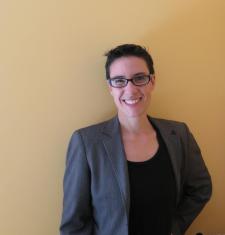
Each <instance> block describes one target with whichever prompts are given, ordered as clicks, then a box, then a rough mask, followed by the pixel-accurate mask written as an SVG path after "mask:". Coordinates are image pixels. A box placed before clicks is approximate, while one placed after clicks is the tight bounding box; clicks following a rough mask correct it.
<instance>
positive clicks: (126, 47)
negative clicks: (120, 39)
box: [105, 44, 155, 79]
mask: <svg viewBox="0 0 225 235" xmlns="http://www.w3.org/2000/svg"><path fill="white" fill-rule="evenodd" d="M105 56H106V57H107V59H106V63H105V72H106V79H109V78H110V74H109V73H110V72H109V69H110V65H111V64H112V63H113V61H115V60H116V59H118V58H121V57H127V56H136V57H139V58H142V59H143V60H144V61H145V62H146V64H147V66H148V69H149V72H150V74H154V73H155V71H154V67H153V60H152V57H151V55H150V54H149V53H148V51H147V49H146V48H145V47H142V46H139V45H136V44H123V45H119V46H117V47H115V48H113V49H111V50H109V51H108V52H106V53H105Z"/></svg>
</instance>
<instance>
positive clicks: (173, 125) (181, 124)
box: [150, 117, 187, 128]
mask: <svg viewBox="0 0 225 235" xmlns="http://www.w3.org/2000/svg"><path fill="white" fill-rule="evenodd" d="M150 121H151V122H153V123H155V124H158V125H161V126H164V127H166V128H168V127H170V128H187V125H186V123H184V122H181V121H175V120H169V119H163V118H156V117H150Z"/></svg>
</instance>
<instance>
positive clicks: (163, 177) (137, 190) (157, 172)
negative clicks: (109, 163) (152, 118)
mask: <svg viewBox="0 0 225 235" xmlns="http://www.w3.org/2000/svg"><path fill="white" fill-rule="evenodd" d="M157 138H158V142H159V148H158V151H157V153H156V154H155V155H154V156H153V157H152V158H150V159H149V160H147V161H144V162H131V161H128V171H129V179H130V215H129V235H170V234H171V223H172V215H173V211H174V208H175V200H176V185H175V178H174V175H173V171H172V166H171V162H170V157H169V154H168V151H167V148H166V145H165V143H164V142H163V140H162V137H161V136H160V134H159V132H157Z"/></svg>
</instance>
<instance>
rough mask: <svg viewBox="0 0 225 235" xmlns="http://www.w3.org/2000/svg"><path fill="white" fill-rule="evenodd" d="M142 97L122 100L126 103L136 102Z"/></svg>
mask: <svg viewBox="0 0 225 235" xmlns="http://www.w3.org/2000/svg"><path fill="white" fill-rule="evenodd" d="M141 99H142V97H140V98H137V99H123V102H124V103H125V104H128V105H133V104H137V103H138V102H139V101H141Z"/></svg>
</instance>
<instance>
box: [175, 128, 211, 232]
mask: <svg viewBox="0 0 225 235" xmlns="http://www.w3.org/2000/svg"><path fill="white" fill-rule="evenodd" d="M185 129H186V136H185V139H184V141H183V145H184V153H185V156H184V157H185V162H184V170H183V172H181V174H182V179H183V180H182V181H183V183H182V186H181V200H180V203H179V205H178V207H177V209H176V212H175V213H176V214H175V219H174V222H173V230H172V233H173V234H174V235H181V234H184V232H185V231H186V230H187V228H188V227H189V226H190V224H191V223H192V222H193V220H194V219H195V218H196V217H197V215H198V214H199V213H200V211H201V210H202V209H203V207H204V206H205V204H206V202H207V201H208V200H209V199H210V197H211V193H212V182H211V177H210V175H209V172H208V170H207V167H206V165H205V163H204V161H203V158H202V155H201V151H200V149H199V147H198V145H197V143H196V141H195V139H194V137H193V135H192V134H191V133H190V131H189V130H188V128H187V126H186V125H185Z"/></svg>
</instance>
